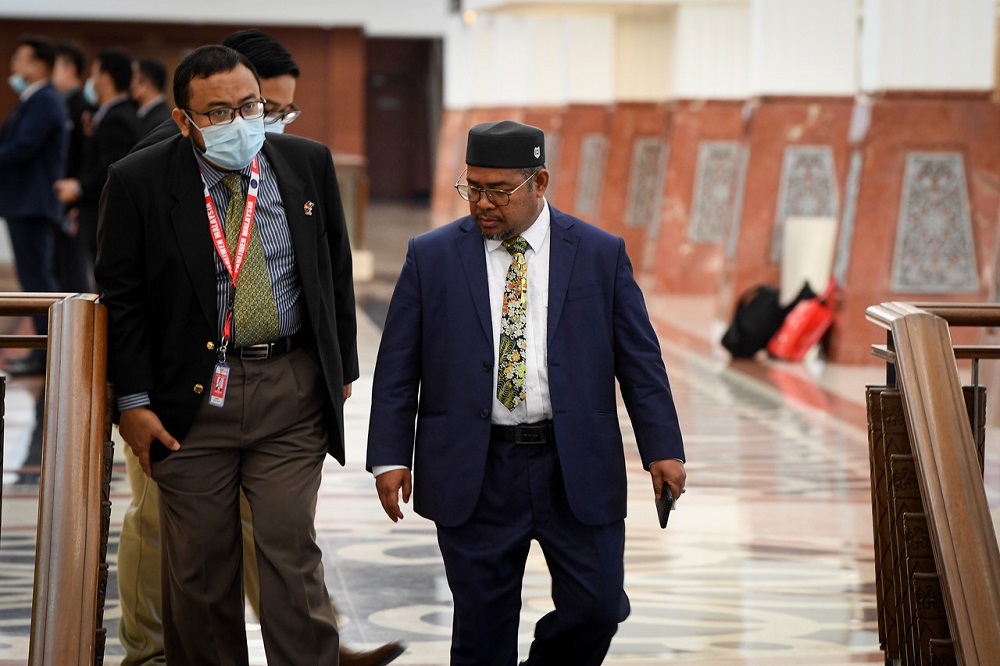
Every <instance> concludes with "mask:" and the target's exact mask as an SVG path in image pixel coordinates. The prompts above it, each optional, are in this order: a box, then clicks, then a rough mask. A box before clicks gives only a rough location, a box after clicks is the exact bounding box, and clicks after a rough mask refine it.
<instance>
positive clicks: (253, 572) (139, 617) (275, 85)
mask: <svg viewBox="0 0 1000 666" xmlns="http://www.w3.org/2000/svg"><path fill="white" fill-rule="evenodd" d="M223 45H225V46H228V47H230V48H232V49H234V50H236V51H237V52H239V53H240V54H242V55H243V56H245V57H246V58H247V59H248V60H249V61H250V63H251V64H252V65H253V66H254V68H255V69H256V70H257V73H258V76H259V77H260V88H261V94H262V95H263V96H264V99H265V100H266V103H265V115H264V130H265V131H266V132H269V133H270V132H274V131H278V133H281V131H282V130H284V126H285V125H286V124H288V123H291V122H292V121H294V120H295V118H297V117H298V115H299V113H300V112H299V110H298V107H296V106H295V104H294V97H295V88H296V83H297V80H298V77H299V68H298V65H297V64H296V62H295V60H294V59H293V58H292V55H291V53H289V52H288V50H287V49H286V48H285V47H284V46H283V45H282V44H281V43H280V42H278V41H277V40H276V39H274V38H273V37H271V36H270V35H267V34H264V33H262V32H260V31H259V30H242V31H239V32H236V33H233V34H232V35H230V36H229V37H227V38H226V39H225V41H224V42H223ZM178 133H179V128H178V125H177V124H176V123H175V122H174V121H173V120H172V119H171V120H170V121H169V122H168V123H166V124H162V125H160V126H159V127H157V128H156V129H154V130H153V131H152V132H150V133H149V134H147V135H146V136H145V137H143V138H142V139H141V140H140V141H139V143H138V144H136V146H135V148H134V149H133V152H135V151H138V150H141V149H143V148H146V147H148V146H151V145H154V144H157V143H159V142H161V141H163V140H165V139H169V138H171V137H173V136H176V135H177V134H178ZM125 458H126V464H127V468H128V477H129V483H130V485H131V487H132V500H131V502H130V503H129V505H128V507H127V509H126V511H125V515H124V518H123V521H122V531H121V537H120V540H119V547H118V596H119V601H120V602H121V611H122V617H121V621H120V622H119V625H118V637H119V640H120V642H121V644H122V647H124V648H125V658H124V659H123V660H122V666H148V665H152V664H162V663H164V656H163V652H164V649H163V627H162V623H161V613H160V606H161V603H160V589H159V585H160V583H159V577H160V528H159V511H158V492H157V488H156V484H155V483H154V482H153V480H152V479H150V478H149V477H147V476H146V475H145V474H144V473H143V472H142V469H141V467H140V465H139V461H138V459H137V458H136V457H135V456H134V455H133V454H132V453H131V451H127V452H126V456H125ZM240 508H241V515H242V521H243V526H244V532H243V544H244V551H243V564H244V571H243V575H244V587H245V592H246V597H247V600H248V601H249V603H250V606H251V607H252V609H253V610H254V612H255V613H257V614H258V616H259V602H258V600H259V590H260V581H259V578H258V575H257V566H256V552H255V547H254V541H253V530H252V525H251V517H250V511H249V508H248V507H247V505H246V502H245V499H243V498H241V506H240ZM403 652H404V647H403V645H402V644H400V643H398V642H390V643H386V644H384V645H380V646H377V647H375V648H373V649H371V650H360V651H358V650H354V649H351V648H349V647H346V646H343V645H342V646H341V647H340V655H339V656H340V664H341V665H342V666H381V665H383V664H388V663H389V662H391V661H393V660H394V659H395V658H396V657H398V656H399V655H401V654H402V653H403Z"/></svg>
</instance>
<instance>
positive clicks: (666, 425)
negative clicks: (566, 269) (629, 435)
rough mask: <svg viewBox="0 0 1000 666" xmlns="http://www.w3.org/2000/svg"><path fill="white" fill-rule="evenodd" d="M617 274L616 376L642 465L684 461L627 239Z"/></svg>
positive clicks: (664, 374)
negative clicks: (633, 270)
mask: <svg viewBox="0 0 1000 666" xmlns="http://www.w3.org/2000/svg"><path fill="white" fill-rule="evenodd" d="M618 244H619V249H618V263H617V269H616V276H615V305H614V339H615V376H616V377H617V378H618V384H619V386H620V387H621V392H622V398H623V399H624V401H625V408H626V409H627V410H628V414H629V419H630V420H631V421H632V429H633V430H634V431H635V436H636V442H637V444H638V447H639V455H640V456H641V457H642V463H643V467H645V468H646V469H649V465H650V463H652V462H655V461H657V460H663V459H667V458H676V459H678V460H684V459H685V458H684V444H683V441H682V439H681V431H680V425H679V423H678V419H677V408H676V407H675V406H674V399H673V395H672V394H671V391H670V382H669V380H668V379H667V371H666V368H665V367H664V365H663V356H662V353H661V351H660V343H659V340H658V339H657V337H656V332H655V331H654V330H653V326H652V324H651V323H650V321H649V312H648V311H647V310H646V303H645V301H644V299H643V297H642V291H641V290H640V289H639V285H638V284H637V283H636V281H635V277H634V275H633V273H632V264H631V262H630V261H629V258H628V255H627V253H626V252H625V241H623V240H622V239H620V238H619V239H618Z"/></svg>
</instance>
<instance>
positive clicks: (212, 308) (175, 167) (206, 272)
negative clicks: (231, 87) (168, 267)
mask: <svg viewBox="0 0 1000 666" xmlns="http://www.w3.org/2000/svg"><path fill="white" fill-rule="evenodd" d="M169 173H170V174H171V175H172V178H173V183H172V184H171V190H170V191H171V194H172V195H173V197H174V206H173V208H172V209H171V211H170V217H171V220H172V221H173V225H174V233H175V234H176V235H177V245H178V246H179V247H180V250H181V257H182V258H183V260H184V266H185V267H186V268H187V272H188V276H189V277H190V279H191V284H192V285H193V286H194V291H195V295H196V296H197V298H198V304H199V305H200V306H201V309H202V311H203V312H204V314H205V318H206V319H207V320H208V321H209V322H211V324H212V327H213V328H214V327H215V326H216V322H217V321H218V316H219V314H218V306H217V305H216V303H215V298H216V286H215V259H214V257H213V252H214V250H213V249H212V248H213V246H212V241H211V234H210V233H209V230H208V214H207V213H206V212H205V194H204V191H205V188H204V185H203V184H202V181H201V178H200V177H199V173H198V162H197V161H196V160H195V158H194V153H192V152H191V142H190V141H189V140H188V139H180V140H179V141H178V145H177V146H176V148H175V150H174V157H173V161H172V168H171V169H170V171H169Z"/></svg>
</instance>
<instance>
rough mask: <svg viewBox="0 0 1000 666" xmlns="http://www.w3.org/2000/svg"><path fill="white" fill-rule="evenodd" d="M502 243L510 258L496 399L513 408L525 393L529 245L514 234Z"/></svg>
mask: <svg viewBox="0 0 1000 666" xmlns="http://www.w3.org/2000/svg"><path fill="white" fill-rule="evenodd" d="M503 246H504V248H506V250H507V251H508V252H510V255H511V262H510V268H508V269H507V284H506V285H505V286H504V290H503V310H502V316H501V317H500V354H499V364H498V368H497V399H498V400H499V401H500V402H501V403H503V405H504V407H506V408H507V409H514V408H515V407H517V406H518V404H520V402H521V401H522V400H524V398H525V396H526V393H525V388H524V375H525V364H524V354H525V350H526V349H527V341H526V340H525V337H524V324H525V321H526V320H527V304H528V265H527V264H526V263H525V261H524V251H525V250H526V249H528V241H526V240H524V239H523V238H521V237H520V236H517V237H515V238H511V239H509V240H505V241H504V242H503Z"/></svg>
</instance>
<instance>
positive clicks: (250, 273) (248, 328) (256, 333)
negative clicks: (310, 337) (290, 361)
mask: <svg viewBox="0 0 1000 666" xmlns="http://www.w3.org/2000/svg"><path fill="white" fill-rule="evenodd" d="M222 182H223V184H224V185H225V186H226V187H227V188H229V191H230V192H231V193H232V196H231V197H230V198H229V207H228V208H227V209H226V244H227V245H228V246H229V256H230V257H233V256H235V254H236V244H237V243H238V242H239V238H240V228H241V227H242V225H243V211H244V207H245V206H246V200H245V198H244V196H243V187H242V185H243V175H242V174H241V173H238V172H234V173H229V174H226V175H225V176H224V177H223V179H222ZM233 324H234V326H235V328H236V330H235V331H234V333H235V335H234V338H233V346H234V347H246V346H247V345H255V344H258V343H261V342H274V341H275V340H277V339H278V337H280V330H279V328H278V306H277V305H276V304H275V302H274V290H273V289H271V276H270V275H269V274H268V272H267V260H266V259H265V258H264V245H263V243H261V240H260V232H258V231H257V224H254V225H253V228H252V229H251V231H250V242H249V243H248V244H247V255H246V258H245V259H244V260H243V267H242V268H241V269H240V274H239V276H238V277H237V278H236V300H235V301H234V303H233Z"/></svg>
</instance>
